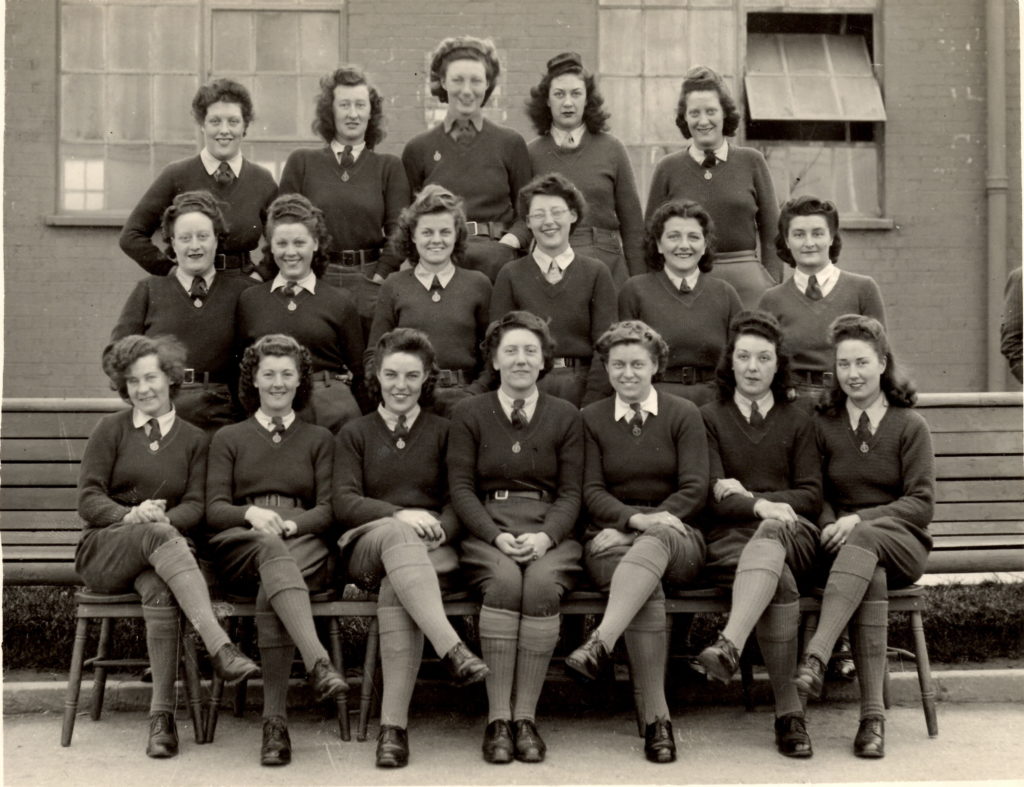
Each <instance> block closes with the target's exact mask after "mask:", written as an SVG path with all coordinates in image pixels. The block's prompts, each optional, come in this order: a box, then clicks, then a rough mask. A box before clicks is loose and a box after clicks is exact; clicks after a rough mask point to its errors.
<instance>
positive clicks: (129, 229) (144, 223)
mask: <svg viewBox="0 0 1024 787" xmlns="http://www.w3.org/2000/svg"><path fill="white" fill-rule="evenodd" d="M192 117H193V118H195V121H196V123H197V124H198V126H199V128H200V130H201V131H202V132H203V139H204V145H203V149H202V150H201V151H199V155H198V156H193V157H191V158H187V159H182V160H181V161H175V162H174V163H172V164H168V165H167V166H166V167H164V169H163V171H162V172H161V173H160V174H159V175H158V176H157V178H156V180H155V181H153V184H152V185H151V186H150V187H149V189H148V190H147V191H146V193H145V194H143V195H142V198H141V199H140V200H139V203H138V204H137V205H136V206H135V209H134V210H133V211H132V212H131V215H130V216H129V217H128V220H127V221H125V223H124V228H123V229H122V230H121V238H120V244H121V250H122V251H123V252H124V253H125V254H127V255H128V256H129V257H131V258H132V259H133V260H135V261H136V262H137V263H138V264H139V265H141V266H142V267H143V268H144V269H145V270H146V271H147V272H149V273H152V274H153V275H155V276H166V275H167V274H168V273H170V272H171V270H172V269H173V268H174V265H175V258H174V257H172V256H171V255H170V254H168V253H167V252H166V251H164V250H162V249H160V248H159V247H158V246H156V244H154V243H153V240H152V237H153V233H154V232H156V230H157V229H158V228H159V227H160V220H161V217H162V216H163V213H164V211H165V210H166V209H167V207H168V206H169V205H171V203H172V202H173V201H174V198H175V197H177V196H178V195H179V194H181V193H182V192H185V191H209V192H210V193H211V194H213V196H214V197H215V198H216V199H217V200H219V201H220V202H222V203H224V218H225V220H226V223H227V229H226V232H225V233H224V234H223V236H221V237H220V238H218V241H219V242H218V244H217V247H216V255H215V257H214V266H215V268H216V269H217V270H219V271H225V272H230V274H229V275H247V274H250V273H252V272H253V271H254V270H255V268H254V266H253V263H252V260H251V258H250V252H252V250H253V249H255V248H256V247H257V246H258V245H259V241H260V233H261V232H262V230H263V220H264V218H266V215H267V206H268V205H270V202H271V200H273V199H274V196H275V195H276V194H277V183H275V182H274V176H273V175H271V174H270V172H269V171H268V170H266V169H264V168H263V167H261V166H260V165H259V164H254V163H253V162H252V161H249V160H248V159H245V158H243V157H242V153H241V145H242V140H243V139H244V138H245V133H246V131H247V130H248V128H249V124H250V123H252V119H253V109H252V99H251V98H250V97H249V91H248V90H246V88H245V86H244V85H242V84H239V83H238V82H235V81H234V80H231V79H215V80H213V81H212V82H210V83H209V84H207V85H203V86H202V87H201V88H199V90H198V91H197V92H196V95H195V97H194V98H193V99H192Z"/></svg>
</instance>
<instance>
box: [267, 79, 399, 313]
mask: <svg viewBox="0 0 1024 787" xmlns="http://www.w3.org/2000/svg"><path fill="white" fill-rule="evenodd" d="M313 131H314V132H315V133H316V134H318V135H319V136H321V137H322V138H323V140H324V142H325V143H327V146H326V147H323V148H320V149H319V150H310V149H308V148H300V149H299V150H296V151H293V152H292V154H291V155H290V156H288V161H287V162H285V165H284V172H282V173H281V186H280V189H279V193H281V194H291V193H295V194H302V195H303V196H305V197H308V198H309V201H310V202H312V203H313V204H314V205H316V207H318V208H320V210H322V211H323V213H324V219H325V220H326V222H327V234H328V235H330V238H331V240H330V247H329V248H327V249H325V250H324V251H325V252H326V255H327V270H326V271H325V272H324V280H325V281H327V282H328V283H329V284H333V285H334V286H336V287H343V288H345V289H347V290H348V291H349V292H350V293H351V294H352V296H353V297H354V298H355V299H356V304H357V306H358V308H359V313H360V315H361V316H362V318H363V322H364V327H367V328H368V327H369V322H370V319H372V317H373V305H374V302H375V301H376V298H377V285H376V284H375V283H374V281H375V280H376V281H377V282H379V281H381V280H382V278H383V277H384V276H387V274H388V273H391V272H392V271H395V270H397V269H398V266H399V265H400V264H401V262H402V260H401V258H400V257H399V256H397V255H395V254H394V252H392V251H390V250H389V249H388V247H387V245H386V240H387V238H388V236H389V235H390V234H391V232H392V231H393V230H394V229H395V227H396V226H397V224H398V214H399V213H400V212H401V210H402V208H404V207H405V206H406V205H408V204H409V182H408V181H407V180H406V177H405V170H404V169H403V168H402V162H401V161H399V159H398V156H393V155H391V154H390V153H377V152H376V151H375V150H374V148H376V147H377V145H379V144H380V143H381V141H383V139H384V137H385V132H384V100H383V98H381V95H380V93H378V92H377V88H375V87H374V86H373V85H371V84H370V83H369V82H368V81H367V78H366V74H365V73H364V72H363V70H362V69H361V68H359V67H358V66H352V65H348V66H342V67H341V68H339V69H337V70H336V71H334V73H331V74H327V75H326V76H325V77H323V78H322V79H321V80H320V95H319V96H318V97H317V100H316V117H315V119H314V120H313Z"/></svg>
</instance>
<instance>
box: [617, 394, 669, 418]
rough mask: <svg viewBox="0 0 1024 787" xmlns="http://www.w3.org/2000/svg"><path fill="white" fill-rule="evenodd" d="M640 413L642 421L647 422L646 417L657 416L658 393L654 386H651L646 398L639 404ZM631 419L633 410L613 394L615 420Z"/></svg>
mask: <svg viewBox="0 0 1024 787" xmlns="http://www.w3.org/2000/svg"><path fill="white" fill-rule="evenodd" d="M640 411H641V413H642V416H643V419H644V421H646V420H647V416H649V415H657V414H658V391H657V390H656V389H655V388H654V386H651V392H650V393H649V394H647V398H646V399H644V400H643V401H642V402H640ZM632 417H633V408H632V407H630V406H629V405H628V404H627V403H626V402H624V401H622V399H620V398H619V395H618V394H615V420H616V421H621V420H622V419H623V418H632Z"/></svg>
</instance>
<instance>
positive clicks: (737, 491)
mask: <svg viewBox="0 0 1024 787" xmlns="http://www.w3.org/2000/svg"><path fill="white" fill-rule="evenodd" d="M712 493H713V494H714V496H715V502H716V503H720V502H722V501H723V500H725V498H727V497H729V495H742V496H744V497H750V498H753V497H754V493H753V492H751V491H749V490H748V489H747V488H746V487H744V486H743V484H742V483H740V481H739V480H737V479H735V478H719V479H718V480H717V481H715V486H714V488H713V489H712ZM754 516H756V517H757V518H758V519H776V520H778V521H779V522H782V524H784V525H788V526H793V525H795V524H796V523H797V513H796V511H794V510H793V506H791V505H790V504H789V503H780V502H777V501H774V500H766V499H764V498H759V499H758V500H757V501H756V502H755V503H754Z"/></svg>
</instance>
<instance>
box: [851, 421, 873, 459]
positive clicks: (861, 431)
mask: <svg viewBox="0 0 1024 787" xmlns="http://www.w3.org/2000/svg"><path fill="white" fill-rule="evenodd" d="M854 434H855V435H856V437H857V445H859V446H860V450H861V453H864V454H866V453H867V452H868V441H869V440H870V439H871V419H870V418H868V414H867V413H863V412H862V413H861V414H860V420H859V421H857V429H856V431H855V432H854Z"/></svg>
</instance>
